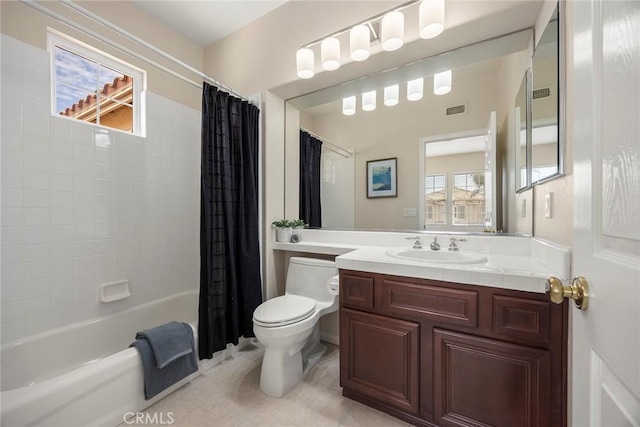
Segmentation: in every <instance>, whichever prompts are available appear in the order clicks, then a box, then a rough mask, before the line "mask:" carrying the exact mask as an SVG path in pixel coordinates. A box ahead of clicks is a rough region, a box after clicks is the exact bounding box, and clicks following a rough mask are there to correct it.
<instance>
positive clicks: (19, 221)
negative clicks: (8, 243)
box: [2, 207, 24, 227]
mask: <svg viewBox="0 0 640 427" xmlns="http://www.w3.org/2000/svg"><path fill="white" fill-rule="evenodd" d="M22 211H23V209H22V208H5V207H3V208H2V225H3V226H4V227H11V226H20V225H24V215H23V212H22Z"/></svg>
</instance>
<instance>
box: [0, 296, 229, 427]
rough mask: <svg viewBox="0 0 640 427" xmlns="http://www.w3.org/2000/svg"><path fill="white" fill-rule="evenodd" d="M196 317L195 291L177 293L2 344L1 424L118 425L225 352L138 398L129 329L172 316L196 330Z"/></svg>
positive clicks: (138, 373) (139, 379) (138, 374)
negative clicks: (154, 392) (153, 393)
mask: <svg viewBox="0 0 640 427" xmlns="http://www.w3.org/2000/svg"><path fill="white" fill-rule="evenodd" d="M197 314H198V294H197V292H185V293H182V294H178V295H174V296H171V297H167V298H164V299H161V300H157V301H153V302H151V303H148V304H145V305H142V306H138V307H134V308H131V309H128V310H126V311H123V312H119V313H116V314H111V315H107V316H104V317H101V318H97V319H93V320H90V321H86V322H82V323H79V324H75V325H70V326H66V327H64V328H59V329H55V330H52V331H49V332H45V333H42V334H37V335H33V336H31V337H28V338H25V339H23V340H18V341H15V342H13V343H9V344H7V345H6V346H5V347H3V348H2V359H1V360H2V392H1V394H0V400H1V402H0V404H1V408H2V409H1V410H2V413H1V424H2V425H3V426H9V427H17V426H40V425H42V426H69V427H71V426H89V425H91V426H94V425H100V426H101V425H104V426H114V425H118V424H120V423H122V422H123V415H124V414H125V413H127V412H136V411H140V410H142V409H144V408H146V407H148V406H149V405H151V404H153V403H155V402H156V401H158V400H160V399H161V398H163V397H164V396H166V395H167V394H169V393H171V392H172V391H174V390H175V389H177V388H178V387H180V386H182V385H184V384H185V383H187V382H188V381H190V380H192V379H193V378H195V377H196V376H197V375H199V374H200V373H201V372H203V371H205V370H206V369H208V368H210V367H211V366H213V365H214V364H215V363H217V362H219V361H220V360H221V358H224V357H225V356H223V355H220V357H216V358H214V359H213V360H210V361H206V362H207V363H206V364H204V365H203V364H202V363H201V362H199V370H198V372H196V373H194V374H192V375H191V376H189V377H187V378H185V379H184V380H182V381H180V382H179V383H177V384H175V385H173V386H172V387H170V388H169V389H167V390H165V391H164V392H162V393H161V394H159V395H157V396H156V397H154V398H153V399H151V400H148V401H146V400H144V392H143V376H142V362H141V361H140V356H139V355H138V352H137V350H136V349H135V348H128V346H129V344H130V343H131V342H132V341H133V340H134V338H135V333H136V331H140V330H143V329H149V328H151V327H154V326H157V325H160V324H163V323H167V322H170V321H172V320H176V321H180V322H187V323H189V324H191V326H192V328H194V334H196V326H195V325H196V321H197ZM196 339H197V334H196Z"/></svg>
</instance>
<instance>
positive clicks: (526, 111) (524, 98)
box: [513, 69, 531, 193]
mask: <svg viewBox="0 0 640 427" xmlns="http://www.w3.org/2000/svg"><path fill="white" fill-rule="evenodd" d="M530 84H531V70H530V69H529V70H527V72H526V73H525V75H524V77H523V78H522V83H520V89H519V90H518V94H517V95H516V101H515V109H514V114H513V117H514V120H515V123H514V125H513V128H514V129H515V133H514V144H515V154H516V168H515V180H516V193H520V192H522V191H525V190H527V189H529V188H531V174H530V171H531V168H530V167H529V165H530V162H531V153H530V150H531V144H529V140H530V139H531V135H530V133H531V132H530V130H531V116H530V112H531V109H530V108H529V107H528V106H529V105H531V98H530V96H529V94H530V93H531V89H530Z"/></svg>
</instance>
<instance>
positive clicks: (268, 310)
mask: <svg viewBox="0 0 640 427" xmlns="http://www.w3.org/2000/svg"><path fill="white" fill-rule="evenodd" d="M315 309H316V300H314V299H311V298H307V297H303V296H299V295H283V296H280V297H276V298H273V299H270V300H268V301H265V302H263V303H262V304H260V306H258V308H257V309H256V310H255V311H254V312H253V322H254V324H256V325H259V326H262V327H265V328H275V327H278V326H286V325H291V324H292V323H297V322H300V321H302V320H304V319H306V318H308V317H310V316H311V315H312V314H313V313H314V312H315Z"/></svg>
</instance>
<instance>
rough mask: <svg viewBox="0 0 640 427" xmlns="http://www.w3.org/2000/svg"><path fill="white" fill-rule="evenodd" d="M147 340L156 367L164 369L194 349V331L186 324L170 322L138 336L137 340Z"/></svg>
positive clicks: (139, 333)
mask: <svg viewBox="0 0 640 427" xmlns="http://www.w3.org/2000/svg"><path fill="white" fill-rule="evenodd" d="M141 338H146V339H147V341H149V344H151V348H152V349H153V355H154V356H155V359H156V366H157V368H158V369H162V368H164V367H165V366H167V365H168V364H169V363H171V362H173V361H174V360H176V359H177V358H179V357H182V356H184V355H185V354H189V353H191V352H193V351H194V349H193V331H192V330H191V326H189V325H188V324H186V323H178V322H169V323H166V324H164V325H160V326H156V327H155V328H153V329H147V330H146V331H141V332H138V333H137V334H136V339H137V340H139V339H141Z"/></svg>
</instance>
